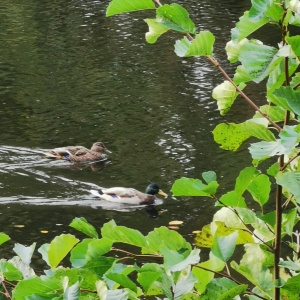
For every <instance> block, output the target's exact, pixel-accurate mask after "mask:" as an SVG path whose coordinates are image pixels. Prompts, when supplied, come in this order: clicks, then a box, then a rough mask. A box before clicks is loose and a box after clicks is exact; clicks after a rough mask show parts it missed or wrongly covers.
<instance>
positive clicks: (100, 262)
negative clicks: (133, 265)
mask: <svg viewBox="0 0 300 300" xmlns="http://www.w3.org/2000/svg"><path fill="white" fill-rule="evenodd" d="M116 260H117V259H116V258H112V257H105V256H100V257H99V258H98V259H93V260H90V261H89V262H87V263H86V264H85V265H84V266H83V268H85V269H87V270H91V271H93V272H94V273H95V274H97V275H98V276H99V278H100V277H102V276H103V275H104V274H105V273H106V272H107V271H108V270H109V269H110V268H111V267H112V265H113V264H114V263H115V261H116Z"/></svg>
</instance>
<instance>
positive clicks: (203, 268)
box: [193, 265, 268, 300]
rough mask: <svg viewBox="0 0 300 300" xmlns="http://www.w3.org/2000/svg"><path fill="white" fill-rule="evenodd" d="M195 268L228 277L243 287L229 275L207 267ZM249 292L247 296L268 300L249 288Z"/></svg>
mask: <svg viewBox="0 0 300 300" xmlns="http://www.w3.org/2000/svg"><path fill="white" fill-rule="evenodd" d="M193 267H194V268H199V269H202V270H204V271H207V272H211V273H214V274H215V275H218V276H220V277H226V278H228V279H230V280H232V281H233V282H235V283H236V284H237V285H242V283H241V282H239V281H238V280H237V279H235V278H233V277H231V275H228V274H226V273H223V272H217V271H213V270H210V269H207V268H205V267H202V266H200V265H193ZM247 290H248V292H247V294H250V295H254V296H256V297H258V298H260V299H263V300H268V299H267V298H264V297H262V296H260V295H257V294H255V293H253V292H252V291H251V289H250V288H247Z"/></svg>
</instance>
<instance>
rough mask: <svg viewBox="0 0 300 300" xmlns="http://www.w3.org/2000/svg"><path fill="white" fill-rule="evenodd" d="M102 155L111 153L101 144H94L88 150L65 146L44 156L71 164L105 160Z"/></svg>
mask: <svg viewBox="0 0 300 300" xmlns="http://www.w3.org/2000/svg"><path fill="white" fill-rule="evenodd" d="M104 153H111V152H110V151H109V150H108V149H106V147H105V146H104V144H103V143H102V142H96V143H94V144H93V146H92V148H91V149H90V150H89V149H87V148H85V147H83V146H67V147H59V148H55V149H53V150H51V151H49V152H47V153H45V156H46V157H47V158H52V159H62V160H68V161H72V162H90V161H99V160H102V159H105V158H106V155H105V154H104Z"/></svg>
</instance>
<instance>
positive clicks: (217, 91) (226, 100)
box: [212, 81, 244, 116]
mask: <svg viewBox="0 0 300 300" xmlns="http://www.w3.org/2000/svg"><path fill="white" fill-rule="evenodd" d="M243 87H244V86H243ZM243 87H241V89H243ZM238 95H239V93H238V92H237V91H236V88H235V87H234V85H232V84H231V83H230V82H229V81H224V82H223V83H221V84H219V85H218V86H217V87H215V88H214V89H213V92H212V97H213V98H214V99H215V100H217V104H218V110H219V111H220V114H221V115H222V116H224V115H225V114H226V113H227V112H228V110H229V109H230V108H231V106H232V104H233V103H234V100H235V99H236V97H237V96H238Z"/></svg>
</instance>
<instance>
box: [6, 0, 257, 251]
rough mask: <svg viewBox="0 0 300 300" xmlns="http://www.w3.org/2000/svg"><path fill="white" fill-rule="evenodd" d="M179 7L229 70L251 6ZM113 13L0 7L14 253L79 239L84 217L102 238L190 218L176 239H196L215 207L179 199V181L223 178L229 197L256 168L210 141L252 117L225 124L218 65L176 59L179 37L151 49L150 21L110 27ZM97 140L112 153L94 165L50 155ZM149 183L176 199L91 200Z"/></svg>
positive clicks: (31, 3) (244, 110) (55, 5)
mask: <svg viewBox="0 0 300 300" xmlns="http://www.w3.org/2000/svg"><path fill="white" fill-rule="evenodd" d="M178 3H182V4H183V5H184V6H185V7H186V8H187V9H188V10H189V11H190V14H191V17H192V19H193V20H194V21H195V23H196V25H197V28H198V29H206V30H210V31H212V32H213V33H214V34H215V36H216V46H215V55H216V57H217V59H218V60H219V61H220V63H221V64H223V63H224V68H225V69H226V70H228V71H229V73H230V72H232V70H233V69H231V67H230V66H229V65H228V63H227V61H226V55H225V51H224V47H225V44H226V42H227V41H228V40H229V37H230V29H231V28H232V27H234V24H235V22H236V21H237V20H238V18H239V17H240V16H241V15H242V13H243V11H244V10H246V9H247V8H248V7H249V6H250V1H233V0H230V1H224V0H223V1H220V0H204V1H197V0H193V1H188V2H186V1H178ZM107 6H108V1H92V0H72V1H65V0H64V1H60V0H56V1H43V2H40V1H37V0H28V1H25V2H24V1H19V0H16V1H14V2H10V3H5V5H4V4H0V18H1V22H0V45H1V47H0V124H1V139H0V224H1V228H0V231H3V232H5V233H7V234H9V235H10V236H11V238H12V241H11V244H12V243H14V242H19V243H23V244H25V245H29V244H31V243H32V242H34V241H36V242H38V246H40V245H41V244H42V243H45V242H50V240H51V239H52V238H53V237H54V236H56V235H57V234H60V233H63V232H73V231H72V229H71V228H69V226H68V225H69V224H70V222H71V220H72V219H73V218H75V217H81V216H82V217H85V218H86V219H87V220H88V221H89V222H91V223H92V224H93V225H94V226H95V227H97V228H100V227H101V226H102V224H103V223H105V222H107V221H109V220H111V219H114V220H115V221H116V222H117V224H118V225H126V226H129V227H132V228H136V229H139V230H140V231H142V232H143V233H147V232H149V231H151V230H152V229H153V228H154V227H158V226H161V225H168V223H169V222H170V221H172V220H182V221H183V225H182V226H181V228H180V230H179V231H180V232H181V233H182V234H183V235H184V236H185V237H186V238H187V239H189V240H190V241H192V233H191V232H192V231H193V230H196V229H200V228H201V227H202V226H203V225H205V224H207V223H209V221H210V220H211V217H212V215H213V213H214V211H215V208H214V202H213V200H211V199H206V198H188V197H186V198H184V197H178V198H174V197H172V194H171V192H170V189H171V187H172V184H173V183H174V181H175V180H176V179H178V178H180V177H182V176H187V177H194V178H200V175H201V173H202V172H204V171H208V170H214V171H215V172H216V173H217V175H218V178H219V181H220V184H221V188H220V190H223V191H226V190H230V189H232V187H233V184H234V178H235V176H236V175H237V174H238V172H239V171H240V169H241V168H242V167H243V165H248V164H249V162H250V157H249V155H248V151H247V149H246V147H243V148H242V149H241V150H239V151H238V152H237V153H230V152H225V151H223V150H221V149H220V148H219V146H218V145H217V144H216V143H215V142H214V141H213V137H212V134H211V131H212V130H213V129H214V127H215V126H216V125H217V124H218V123H219V122H221V121H222V122H223V121H229V120H230V121H237V122H238V121H239V120H240V121H241V120H244V118H245V116H251V115H252V114H253V112H252V111H251V109H250V108H248V107H247V106H246V104H244V103H243V102H238V103H236V104H235V105H234V107H233V109H232V111H231V112H230V113H229V114H228V115H227V116H226V117H225V118H223V117H221V116H220V115H219V112H218V111H217V106H216V103H215V101H214V100H213V99H212V98H211V92H212V89H213V88H214V87H215V86H216V85H217V84H219V83H221V82H222V81H223V78H222V77H221V75H220V74H218V73H216V72H215V70H214V67H213V66H212V65H210V64H209V62H208V61H206V60H205V59H203V58H201V59H195V58H190V59H182V58H178V57H177V56H176V55H175V54H174V51H173V47H174V46H173V45H174V42H175V40H176V39H178V38H180V36H179V35H177V34H173V33H171V34H166V35H165V36H163V37H161V38H160V39H159V41H158V43H157V44H154V45H149V44H147V43H146V42H145V38H144V35H145V32H146V31H147V26H146V23H144V22H143V21H142V19H144V18H147V17H152V16H153V12H151V11H149V12H142V13H131V14H125V15H120V16H114V17H111V18H106V17H105V11H106V8H107ZM252 94H253V93H252ZM258 96H259V95H258ZM257 98H258V97H257ZM95 141H102V142H104V143H105V145H106V147H107V148H108V149H109V150H111V151H112V154H110V155H109V160H108V161H107V162H105V163H100V164H98V165H96V166H95V165H93V166H90V165H85V166H83V165H79V166H78V165H72V164H69V163H67V162H60V161H49V160H47V159H45V158H44V156H43V153H44V152H45V151H46V150H48V149H51V148H54V147H58V146H63V145H83V146H86V147H90V146H91V145H92V143H94V142H95ZM150 180H153V181H155V182H157V183H158V184H159V186H160V187H161V189H163V190H164V191H165V192H167V193H168V194H169V196H168V198H166V199H163V200H162V201H160V202H159V203H158V204H159V205H156V206H154V207H135V208H133V207H128V206H124V205H123V206H122V205H119V206H116V205H112V204H110V203H104V202H101V201H99V200H97V199H95V198H94V197H93V196H92V195H91V194H90V192H89V190H90V189H91V188H94V187H98V186H99V187H111V186H127V187H134V188H137V189H139V190H144V189H145V187H146V185H147V183H148V182H149V181H150ZM19 225H20V226H19ZM41 231H47V232H48V233H44V234H43V233H41Z"/></svg>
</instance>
